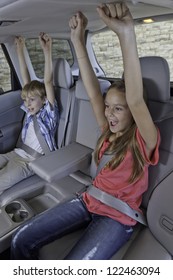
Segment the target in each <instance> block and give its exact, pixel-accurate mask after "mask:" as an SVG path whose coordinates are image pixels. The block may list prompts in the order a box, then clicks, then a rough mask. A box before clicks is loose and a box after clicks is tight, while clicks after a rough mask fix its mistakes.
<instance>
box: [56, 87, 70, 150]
mask: <svg viewBox="0 0 173 280" xmlns="http://www.w3.org/2000/svg"><path fill="white" fill-rule="evenodd" d="M72 95H73V94H72V93H71V92H70V94H68V98H67V106H66V115H65V120H64V127H63V131H62V133H61V134H60V135H58V139H59V140H58V148H59V149H60V148H61V147H62V146H63V144H64V139H65V133H66V130H67V124H68V119H69V115H70V107H71V101H72Z"/></svg>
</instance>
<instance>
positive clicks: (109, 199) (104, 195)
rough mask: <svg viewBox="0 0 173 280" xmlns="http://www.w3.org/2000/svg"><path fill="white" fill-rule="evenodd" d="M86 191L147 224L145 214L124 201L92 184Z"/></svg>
mask: <svg viewBox="0 0 173 280" xmlns="http://www.w3.org/2000/svg"><path fill="white" fill-rule="evenodd" d="M87 193H89V194H90V195H91V196H92V197H94V198H96V199H98V200H99V201H101V202H102V203H104V204H106V205H108V206H111V207H112V208H114V209H116V210H118V211H120V212H122V213H124V214H126V215H127V216H129V217H131V218H133V219H134V220H136V221H138V222H140V223H141V224H143V225H145V226H146V225H147V221H146V218H145V216H144V215H143V214H142V213H140V212H139V211H135V210H134V209H132V208H131V207H130V206H129V205H128V204H127V203H126V202H124V201H122V200H120V199H118V198H116V197H114V196H112V195H110V194H108V193H106V192H104V191H102V190H100V189H98V188H96V187H95V186H93V185H90V186H89V187H88V188H87Z"/></svg>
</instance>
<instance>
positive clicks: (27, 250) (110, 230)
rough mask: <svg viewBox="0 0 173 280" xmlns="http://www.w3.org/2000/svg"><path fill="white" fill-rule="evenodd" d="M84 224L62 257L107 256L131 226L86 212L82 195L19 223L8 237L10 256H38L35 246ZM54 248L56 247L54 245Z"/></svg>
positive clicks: (122, 241)
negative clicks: (79, 233) (65, 254)
mask: <svg viewBox="0 0 173 280" xmlns="http://www.w3.org/2000/svg"><path fill="white" fill-rule="evenodd" d="M83 226H85V227H86V230H85V232H84V234H83V235H82V236H81V238H80V240H79V241H78V242H77V244H76V245H75V246H74V247H73V248H72V250H71V251H70V253H69V254H68V255H67V256H66V259H70V260H99V259H100V260H105V259H110V258H111V257H112V255H113V254H114V253H115V252H117V251H118V250H119V248H120V247H121V246H122V245H123V244H124V243H126V242H127V241H128V239H129V238H130V236H131V234H132V232H133V229H132V228H131V227H130V226H127V225H123V224H121V223H119V222H117V221H115V220H113V219H111V218H109V217H106V216H100V215H96V214H91V213H90V212H88V210H87V208H86V207H85V204H84V202H83V200H82V198H74V199H72V200H70V201H67V202H65V203H62V204H59V205H57V206H56V207H54V208H52V209H49V210H47V211H46V212H44V213H42V214H39V215H38V216H36V217H34V218H33V219H31V220H30V221H29V222H27V223H25V224H24V225H23V226H21V227H20V228H19V229H18V230H17V232H16V233H15V235H14V236H13V239H12V245H11V258H12V259H18V260H19V259H21V260H24V259H38V256H39V249H40V248H41V247H42V246H44V245H45V244H48V243H50V242H52V241H54V240H56V239H58V238H60V237H62V236H64V235H66V234H68V233H71V232H73V231H75V230H77V229H80V228H81V227H83ZM57 249H58V248H57Z"/></svg>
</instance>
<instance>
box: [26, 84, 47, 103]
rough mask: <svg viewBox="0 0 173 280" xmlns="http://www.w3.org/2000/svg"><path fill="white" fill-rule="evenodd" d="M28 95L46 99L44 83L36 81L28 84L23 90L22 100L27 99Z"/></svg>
mask: <svg viewBox="0 0 173 280" xmlns="http://www.w3.org/2000/svg"><path fill="white" fill-rule="evenodd" d="M28 94H30V95H31V96H36V95H37V96H39V97H40V98H41V99H44V98H45V97H46V89H45V85H44V83H42V82H39V81H37V80H34V81H31V82H30V83H28V84H26V85H25V86H24V87H23V89H22V93H21V97H22V99H25V98H26V97H27V96H28Z"/></svg>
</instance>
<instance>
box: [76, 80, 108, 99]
mask: <svg viewBox="0 0 173 280" xmlns="http://www.w3.org/2000/svg"><path fill="white" fill-rule="evenodd" d="M98 81H99V84H100V89H101V92H102V94H103V95H104V94H105V93H106V92H107V90H108V88H109V87H110V85H111V83H110V82H109V81H108V80H104V79H98ZM76 97H77V98H78V99H82V100H89V97H88V94H87V92H86V89H85V87H84V84H83V81H82V79H81V78H79V80H78V81H77V83H76Z"/></svg>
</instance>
